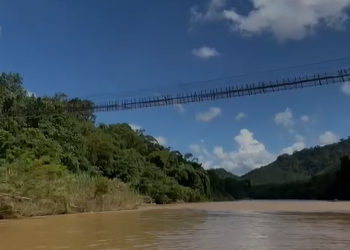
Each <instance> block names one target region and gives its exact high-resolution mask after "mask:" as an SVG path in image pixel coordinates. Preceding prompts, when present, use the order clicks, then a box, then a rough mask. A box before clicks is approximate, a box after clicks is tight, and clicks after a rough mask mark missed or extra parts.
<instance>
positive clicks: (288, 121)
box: [273, 108, 294, 127]
mask: <svg viewBox="0 0 350 250" xmlns="http://www.w3.org/2000/svg"><path fill="white" fill-rule="evenodd" d="M273 120H274V121H275V123H276V124H278V125H282V126H285V127H288V126H293V125H294V121H293V113H292V111H291V110H290V109H289V108H286V110H285V111H283V112H280V113H277V114H276V115H275V117H274V119H273Z"/></svg>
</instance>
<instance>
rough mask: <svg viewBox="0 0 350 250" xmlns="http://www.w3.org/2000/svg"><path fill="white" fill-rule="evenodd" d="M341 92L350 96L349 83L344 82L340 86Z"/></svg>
mask: <svg viewBox="0 0 350 250" xmlns="http://www.w3.org/2000/svg"><path fill="white" fill-rule="evenodd" d="M341 91H342V92H343V93H344V94H346V95H350V82H344V83H343V84H342V86H341Z"/></svg>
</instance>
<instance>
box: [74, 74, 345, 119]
mask: <svg viewBox="0 0 350 250" xmlns="http://www.w3.org/2000/svg"><path fill="white" fill-rule="evenodd" d="M348 81H349V82H350V69H340V70H337V71H335V72H331V73H323V74H313V75H309V76H303V77H294V78H293V79H290V78H288V79H280V80H274V81H268V82H257V83H252V84H243V85H234V86H229V87H225V88H211V89H207V90H201V91H192V92H184V93H179V94H165V95H159V96H149V97H144V98H142V97H141V98H137V99H135V98H134V99H131V98H130V99H124V100H115V101H109V102H101V103H99V104H94V105H93V106H89V107H82V106H79V107H76V106H74V104H73V105H70V106H68V112H75V111H83V110H93V111H94V112H110V111H124V110H134V109H143V108H151V107H159V106H171V105H179V104H187V103H196V102H205V101H215V100H220V99H227V98H238V97H244V96H252V95H260V94H268V93H271V92H279V91H286V90H296V89H302V88H307V87H317V86H325V85H330V84H339V83H344V82H348Z"/></svg>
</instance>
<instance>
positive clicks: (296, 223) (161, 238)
mask: <svg viewBox="0 0 350 250" xmlns="http://www.w3.org/2000/svg"><path fill="white" fill-rule="evenodd" d="M29 249H44V250H50V249H56V250H57V249H72V250H86V249H91V250H124V249H125V250H126V249H142V250H144V249H151V250H158V249H159V250H167V249H169V250H170V249H172V250H186V249H191V250H192V249H193V250H196V249H198V250H199V249H200V250H209V249H210V250H212V249H217V250H219V249H220V250H234V249H242V250H246V249H247V250H274V249H276V250H286V249H292V250H298V249H303V250H304V249H309V250H311V249H315V250H316V249H317V250H321V249H327V250H329V249H332V250H336V249H342V250H343V249H347V250H348V249H350V203H345V202H344V203H343V202H299V201H283V202H282V201H277V202H276V201H242V202H231V203H229V202H223V203H201V204H178V205H169V206H147V207H143V208H141V209H140V210H136V211H121V212H107V213H92V214H75V215H62V216H50V217H38V218H30V219H21V220H9V221H0V250H29Z"/></svg>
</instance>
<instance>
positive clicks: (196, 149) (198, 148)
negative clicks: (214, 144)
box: [189, 144, 210, 159]
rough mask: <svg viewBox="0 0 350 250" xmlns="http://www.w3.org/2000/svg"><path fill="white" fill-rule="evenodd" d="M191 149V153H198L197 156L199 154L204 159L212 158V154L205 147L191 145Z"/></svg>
mask: <svg viewBox="0 0 350 250" xmlns="http://www.w3.org/2000/svg"><path fill="white" fill-rule="evenodd" d="M189 148H190V150H191V152H193V153H196V154H198V155H199V156H201V157H204V156H205V157H210V153H209V152H208V150H207V149H206V148H205V147H204V145H198V144H191V145H190V147H189ZM198 159H199V158H198Z"/></svg>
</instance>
